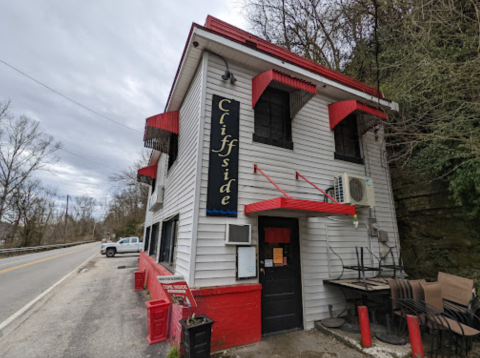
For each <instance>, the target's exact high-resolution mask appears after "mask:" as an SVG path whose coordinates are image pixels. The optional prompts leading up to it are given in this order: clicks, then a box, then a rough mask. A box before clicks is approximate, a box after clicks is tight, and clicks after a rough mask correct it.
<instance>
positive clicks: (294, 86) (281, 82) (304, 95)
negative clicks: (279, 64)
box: [252, 70, 317, 118]
mask: <svg viewBox="0 0 480 358" xmlns="http://www.w3.org/2000/svg"><path fill="white" fill-rule="evenodd" d="M268 86H271V87H274V88H277V89H280V90H282V91H285V92H288V93H290V117H291V118H295V116H296V115H297V113H298V112H299V111H300V110H301V109H302V107H303V106H304V105H305V104H306V103H307V102H308V101H310V100H311V99H312V98H313V96H315V95H316V94H317V87H316V86H315V85H314V84H312V83H310V82H307V81H304V80H302V79H299V78H295V77H292V76H289V75H286V74H283V73H281V72H278V71H276V70H268V71H265V72H263V73H260V74H259V75H258V76H256V77H255V78H253V79H252V108H255V105H256V104H257V102H258V100H259V99H260V96H261V95H262V93H263V92H264V91H265V90H266V89H267V87H268Z"/></svg>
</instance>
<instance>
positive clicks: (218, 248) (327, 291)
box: [194, 56, 397, 329]
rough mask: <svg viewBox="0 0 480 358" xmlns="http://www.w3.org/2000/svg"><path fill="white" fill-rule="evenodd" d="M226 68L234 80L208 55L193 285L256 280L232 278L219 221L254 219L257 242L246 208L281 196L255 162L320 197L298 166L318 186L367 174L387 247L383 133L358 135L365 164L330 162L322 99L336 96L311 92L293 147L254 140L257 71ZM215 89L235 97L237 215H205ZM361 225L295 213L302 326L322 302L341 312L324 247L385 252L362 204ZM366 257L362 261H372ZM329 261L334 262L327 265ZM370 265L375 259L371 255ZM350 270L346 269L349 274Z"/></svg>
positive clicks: (230, 250)
mask: <svg viewBox="0 0 480 358" xmlns="http://www.w3.org/2000/svg"><path fill="white" fill-rule="evenodd" d="M229 65H230V70H231V71H232V72H233V73H234V75H235V77H236V78H237V80H238V81H237V82H236V83H235V84H234V85H232V84H230V83H229V82H227V81H223V80H222V79H221V75H222V74H223V73H224V70H225V69H224V64H223V62H222V61H221V60H219V59H217V58H215V57H214V56H210V57H209V62H208V72H207V84H206V107H205V113H204V117H205V128H204V131H205V132H204V136H203V143H202V146H203V156H202V170H201V186H200V188H201V189H200V206H199V218H198V237H197V251H196V257H195V260H196V262H195V264H196V269H195V280H194V284H195V286H196V287H207V286H217V285H234V284H239V283H242V284H243V283H249V282H258V280H249V281H244V280H242V281H237V280H236V279H235V247H234V246H226V245H225V244H224V240H225V223H229V222H231V223H236V224H243V223H248V224H252V241H253V244H254V245H256V244H257V236H258V235H257V230H258V226H257V219H256V218H249V217H246V216H245V215H244V205H245V204H250V203H253V202H257V201H260V200H266V199H271V198H275V197H279V196H282V195H281V193H280V192H279V191H278V190H277V189H275V188H274V187H273V185H272V184H270V183H269V182H268V181H267V180H266V179H265V178H264V177H263V176H262V175H261V174H254V173H253V166H254V164H257V165H258V166H259V167H260V168H261V169H262V170H263V171H264V172H265V173H266V174H267V175H268V176H270V178H271V179H272V180H273V181H275V182H276V183H277V184H278V185H279V186H280V187H281V188H282V189H283V190H285V191H286V192H287V193H288V194H289V195H290V196H292V197H293V198H298V199H308V200H322V199H323V197H322V196H321V195H320V193H319V192H318V191H317V190H316V189H314V188H313V187H312V186H310V185H309V184H308V183H306V182H305V181H301V180H300V181H296V180H295V171H299V172H300V173H301V174H303V175H304V176H305V177H306V178H307V179H309V180H311V181H312V182H313V183H315V184H316V185H317V186H319V187H320V188H322V189H326V188H328V187H331V186H333V177H334V175H336V174H339V173H342V172H348V173H352V174H358V175H365V170H367V175H368V176H371V177H372V178H373V181H374V189H375V199H376V205H377V206H376V208H375V211H374V213H375V214H376V216H377V219H378V222H379V224H380V229H382V230H386V231H388V233H389V236H390V243H389V245H391V246H393V245H394V242H395V241H396V237H397V226H396V220H395V213H394V209H393V205H392V203H393V202H392V196H391V184H390V178H389V169H388V165H385V164H384V165H382V163H385V162H384V161H382V160H381V159H380V158H381V156H382V155H383V151H384V145H383V144H382V138H383V136H382V132H381V131H380V132H379V133H378V136H379V139H378V141H376V140H375V137H374V134H373V133H369V134H367V135H366V136H365V137H364V138H363V147H364V152H365V157H366V158H367V162H366V164H365V166H364V165H359V164H353V163H349V162H346V161H341V160H335V159H334V149H335V146H334V136H333V132H331V131H330V127H329V119H328V107H327V106H328V104H330V103H333V102H335V100H334V99H331V98H327V97H325V96H321V95H317V96H315V97H314V98H313V99H312V100H311V101H310V102H309V103H308V104H307V105H305V107H304V108H303V109H302V110H301V111H300V112H299V113H298V115H297V116H296V117H295V118H294V120H293V123H292V139H293V143H294V150H288V149H282V148H278V147H274V146H269V145H265V144H259V143H253V142H252V135H253V132H254V111H253V109H252V105H251V98H252V97H251V86H252V78H253V77H254V76H256V75H257V74H258V73H256V72H254V71H252V70H249V69H247V67H246V66H242V67H239V66H236V65H235V64H234V63H230V62H229ZM213 94H217V95H220V96H225V97H228V98H233V99H235V100H238V101H240V144H239V147H240V151H239V182H238V187H239V190H238V203H239V205H238V218H218V217H207V216H206V199H207V184H208V182H207V181H208V165H209V146H210V120H211V103H212V95H213ZM358 214H359V219H360V225H359V227H358V229H357V230H355V229H354V227H353V224H352V218H351V217H345V216H341V217H331V218H327V217H322V218H307V217H305V216H304V215H299V216H297V217H299V218H300V222H299V224H300V246H301V259H302V286H303V298H304V301H303V309H304V319H305V328H306V329H310V328H312V327H313V322H314V321H315V320H318V319H321V318H324V317H326V315H327V313H328V310H327V305H328V304H333V305H334V310H341V309H343V305H344V298H343V295H342V294H341V292H340V291H338V290H336V289H332V288H326V287H324V286H323V283H322V280H324V279H328V278H336V277H338V275H339V274H340V273H341V268H340V263H339V260H338V258H337V257H336V256H335V255H333V254H332V252H331V251H330V250H328V246H331V247H333V248H334V250H335V251H336V252H337V253H338V254H339V255H340V256H342V258H343V259H344V260H345V264H355V263H356V259H355V256H354V255H355V246H364V247H370V248H371V249H372V251H373V253H374V254H375V255H376V256H379V252H380V251H386V249H385V248H384V247H383V248H381V247H380V245H383V244H379V243H378V242H377V241H376V240H372V239H370V238H369V237H368V235H367V230H366V223H367V221H366V220H367V218H368V215H369V213H368V209H367V210H362V211H359V212H358ZM370 260H373V259H372V258H370V255H369V254H368V253H367V254H366V260H365V262H366V263H367V264H370V262H371V261H370ZM329 262H330V263H331V264H332V266H331V267H330V269H329ZM373 262H374V263H376V260H373ZM349 275H352V273H345V276H344V277H349Z"/></svg>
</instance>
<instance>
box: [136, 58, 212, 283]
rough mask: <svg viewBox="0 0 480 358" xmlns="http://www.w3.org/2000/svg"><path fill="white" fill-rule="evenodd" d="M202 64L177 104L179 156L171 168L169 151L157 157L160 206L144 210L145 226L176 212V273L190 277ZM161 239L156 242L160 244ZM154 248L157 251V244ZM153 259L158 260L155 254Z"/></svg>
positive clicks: (168, 217) (163, 219)
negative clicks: (161, 189) (161, 194)
mask: <svg viewBox="0 0 480 358" xmlns="http://www.w3.org/2000/svg"><path fill="white" fill-rule="evenodd" d="M202 74H203V70H202V66H201V64H200V65H199V67H198V68H197V72H196V74H195V77H194V78H193V80H192V83H191V85H190V89H189V90H188V92H187V95H186V96H185V99H184V101H183V103H182V106H181V107H180V123H179V125H180V128H179V133H180V134H179V142H178V157H177V160H176V162H175V163H174V164H173V165H172V167H171V168H170V170H167V168H168V155H166V154H163V153H162V155H161V156H160V159H159V161H158V171H157V185H158V184H161V185H164V186H165V197H164V203H163V207H162V208H161V209H159V210H157V211H156V212H151V211H147V213H146V218H145V226H146V227H148V226H151V225H153V224H155V223H157V222H159V223H160V235H161V233H162V228H161V223H162V222H163V221H165V220H168V219H170V218H172V217H174V216H176V215H179V221H178V223H179V228H178V241H177V249H176V252H177V256H176V267H175V273H176V274H181V275H183V276H184V277H185V278H186V279H187V280H188V277H189V267H190V253H191V240H192V229H193V221H194V220H193V213H194V199H195V180H196V163H197V160H198V158H197V152H198V151H197V148H198V136H199V134H198V133H199V128H200V103H201V98H202ZM160 242H161V239H160V240H159V243H158V245H160ZM157 252H160V247H159V248H158V250H157ZM156 260H158V255H157V258H156Z"/></svg>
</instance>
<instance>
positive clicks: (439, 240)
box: [391, 167, 480, 281]
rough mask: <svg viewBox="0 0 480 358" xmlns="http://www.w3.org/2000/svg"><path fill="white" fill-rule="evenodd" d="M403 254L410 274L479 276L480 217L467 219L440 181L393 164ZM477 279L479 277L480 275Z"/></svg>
mask: <svg viewBox="0 0 480 358" xmlns="http://www.w3.org/2000/svg"><path fill="white" fill-rule="evenodd" d="M391 174H392V182H393V190H394V196H395V205H396V210H397V220H398V227H399V233H400V240H401V247H402V255H403V260H404V264H405V266H406V267H407V272H408V274H409V275H410V276H411V277H422V278H430V279H436V276H437V273H438V271H443V272H449V273H452V274H457V275H461V276H465V277H471V278H478V277H480V222H479V220H478V219H472V218H467V217H466V216H465V215H463V210H462V208H461V207H459V206H457V205H455V203H454V201H453V200H452V199H451V198H450V193H449V191H448V188H447V185H446V184H445V183H443V182H442V181H440V180H433V181H432V180H421V181H420V180H417V176H416V175H415V174H414V173H413V172H412V170H408V169H401V168H395V167H392V168H391ZM477 281H478V280H477Z"/></svg>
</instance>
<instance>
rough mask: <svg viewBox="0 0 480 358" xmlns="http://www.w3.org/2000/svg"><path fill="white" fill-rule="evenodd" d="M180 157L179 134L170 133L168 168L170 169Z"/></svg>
mask: <svg viewBox="0 0 480 358" xmlns="http://www.w3.org/2000/svg"><path fill="white" fill-rule="evenodd" d="M177 157H178V134H173V133H172V134H171V135H170V147H169V150H168V169H170V168H171V167H172V165H173V163H175V161H176V160H177Z"/></svg>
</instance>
